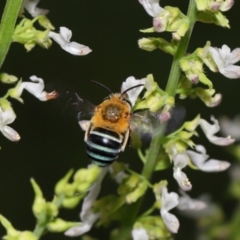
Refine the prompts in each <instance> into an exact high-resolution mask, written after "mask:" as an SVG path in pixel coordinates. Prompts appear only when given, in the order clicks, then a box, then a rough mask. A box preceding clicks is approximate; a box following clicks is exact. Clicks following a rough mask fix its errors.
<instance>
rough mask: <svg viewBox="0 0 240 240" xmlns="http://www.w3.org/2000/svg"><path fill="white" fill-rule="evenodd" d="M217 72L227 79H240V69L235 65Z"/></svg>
mask: <svg viewBox="0 0 240 240" xmlns="http://www.w3.org/2000/svg"><path fill="white" fill-rule="evenodd" d="M219 72H220V73H221V74H222V75H224V76H225V77H227V78H230V79H236V78H240V67H239V66H235V65H229V66H227V67H225V68H222V69H220V70H219Z"/></svg>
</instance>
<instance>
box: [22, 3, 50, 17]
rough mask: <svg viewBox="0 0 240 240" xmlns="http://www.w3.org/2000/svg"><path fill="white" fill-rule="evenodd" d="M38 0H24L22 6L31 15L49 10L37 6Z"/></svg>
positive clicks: (34, 15)
mask: <svg viewBox="0 0 240 240" xmlns="http://www.w3.org/2000/svg"><path fill="white" fill-rule="evenodd" d="M39 1H40V0H24V2H23V7H24V8H26V10H27V11H28V12H29V14H30V15H31V16H32V17H37V16H39V15H46V14H48V12H49V10H47V9H42V8H38V7H37V5H38V3H39Z"/></svg>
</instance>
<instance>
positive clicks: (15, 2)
mask: <svg viewBox="0 0 240 240" xmlns="http://www.w3.org/2000/svg"><path fill="white" fill-rule="evenodd" d="M22 1H23V0H7V2H6V6H5V8H4V12H3V16H2V20H1V25H0V46H1V48H0V68H1V66H2V64H3V62H4V60H5V57H6V55H7V52H8V49H9V47H10V45H11V42H12V35H13V32H14V28H15V24H16V21H17V17H18V14H19V11H20V8H21V6H22Z"/></svg>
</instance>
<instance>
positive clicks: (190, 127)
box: [183, 114, 201, 132]
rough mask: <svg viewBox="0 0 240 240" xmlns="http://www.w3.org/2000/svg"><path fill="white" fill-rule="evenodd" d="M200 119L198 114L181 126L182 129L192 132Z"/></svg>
mask: <svg viewBox="0 0 240 240" xmlns="http://www.w3.org/2000/svg"><path fill="white" fill-rule="evenodd" d="M200 118H201V117H200V114H198V115H197V116H196V117H195V118H194V119H193V120H192V121H188V122H185V123H184V124H183V126H184V128H185V129H186V130H187V131H189V132H192V131H194V130H195V129H196V128H197V126H198V125H199V121H200Z"/></svg>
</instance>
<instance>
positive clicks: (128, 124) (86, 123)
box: [60, 81, 160, 167]
mask: <svg viewBox="0 0 240 240" xmlns="http://www.w3.org/2000/svg"><path fill="white" fill-rule="evenodd" d="M91 82H93V83H95V84H98V85H99V86H101V87H103V88H104V89H106V90H107V91H108V92H109V96H108V97H106V98H105V99H104V100H103V102H101V103H100V104H99V105H97V106H94V105H93V104H91V103H90V102H89V101H87V100H86V99H83V98H80V97H79V95H78V94H77V93H75V92H74V93H73V92H71V91H67V92H65V94H66V95H67V96H69V97H70V96H71V97H70V99H69V100H68V103H69V104H70V105H73V106H75V108H76V110H77V118H78V122H79V125H80V127H81V128H82V130H84V131H85V136H84V141H85V143H86V153H87V155H88V157H89V159H90V160H91V162H92V163H93V164H96V165H98V166H99V167H106V166H108V165H110V164H111V163H113V162H114V161H115V160H116V159H117V158H118V156H119V154H120V152H123V151H124V150H125V148H126V146H127V144H128V142H129V140H130V138H131V133H137V134H138V135H141V136H143V135H144V136H145V137H146V135H148V137H149V136H150V138H151V137H152V135H153V134H154V132H155V130H156V128H157V126H158V125H159V124H160V118H159V116H160V112H159V111H158V112H156V113H153V112H150V111H149V110H141V111H137V112H133V111H132V107H133V106H132V104H131V102H130V100H129V99H128V96H127V92H128V91H130V90H132V89H134V88H138V87H142V86H143V84H138V85H135V86H132V87H130V88H128V89H126V90H125V91H123V92H122V93H113V92H112V91H111V90H110V89H109V88H108V87H106V86H104V85H103V84H101V83H99V82H95V81H91ZM60 95H61V94H60Z"/></svg>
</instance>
